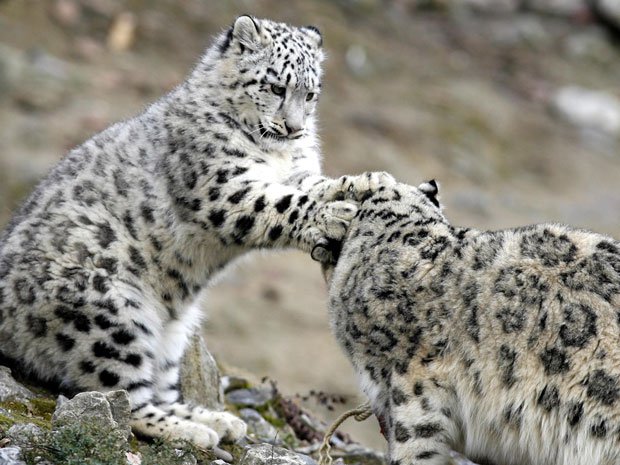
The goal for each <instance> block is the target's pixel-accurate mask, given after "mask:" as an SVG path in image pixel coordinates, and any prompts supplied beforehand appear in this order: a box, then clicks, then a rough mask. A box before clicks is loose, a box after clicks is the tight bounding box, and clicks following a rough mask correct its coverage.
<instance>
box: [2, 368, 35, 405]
mask: <svg viewBox="0 0 620 465" xmlns="http://www.w3.org/2000/svg"><path fill="white" fill-rule="evenodd" d="M33 397H35V395H34V394H33V393H32V392H31V391H30V390H28V389H26V388H25V387H24V386H22V385H21V384H19V383H18V382H17V381H15V379H14V378H13V376H12V375H11V370H10V369H8V368H7V367H3V366H0V402H5V401H7V400H21V401H24V400H28V399H32V398H33Z"/></svg>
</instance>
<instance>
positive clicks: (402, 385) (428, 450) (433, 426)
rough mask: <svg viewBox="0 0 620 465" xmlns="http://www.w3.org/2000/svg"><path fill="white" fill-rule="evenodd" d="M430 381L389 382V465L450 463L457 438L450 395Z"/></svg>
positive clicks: (395, 376)
mask: <svg viewBox="0 0 620 465" xmlns="http://www.w3.org/2000/svg"><path fill="white" fill-rule="evenodd" d="M422 370H423V369H421V371H422ZM422 373H423V372H422ZM416 375H418V372H416ZM431 378H432V377H431ZM431 378H422V377H418V376H417V377H416V378H415V379H414V380H413V381H412V380H411V379H410V378H408V377H401V376H398V375H394V376H393V378H392V386H391V396H390V409H389V436H388V440H389V448H390V463H391V464H392V465H396V464H398V465H447V464H449V463H451V457H450V452H451V450H452V449H453V448H454V445H455V441H456V439H457V438H458V428H457V423H456V418H455V415H456V411H455V410H456V409H454V408H452V406H453V405H455V403H454V401H453V394H452V392H451V391H450V390H449V388H447V387H446V386H444V385H442V384H441V383H439V382H437V381H436V380H435V379H433V380H431ZM412 384H413V389H411V386H412Z"/></svg>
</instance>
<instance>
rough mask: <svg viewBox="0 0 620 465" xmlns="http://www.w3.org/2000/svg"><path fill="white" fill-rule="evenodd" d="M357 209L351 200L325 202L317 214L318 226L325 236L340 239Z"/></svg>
mask: <svg viewBox="0 0 620 465" xmlns="http://www.w3.org/2000/svg"><path fill="white" fill-rule="evenodd" d="M357 210H358V208H357V206H356V205H354V204H352V203H351V202H345V201H337V202H329V203H326V204H325V205H323V207H322V208H321V209H320V211H319V213H318V214H317V223H318V227H319V228H320V229H321V230H322V232H323V235H324V236H325V237H326V238H329V239H333V240H337V241H340V240H342V239H343V238H344V235H345V234H346V232H347V229H348V227H349V223H351V220H352V219H353V218H355V215H357Z"/></svg>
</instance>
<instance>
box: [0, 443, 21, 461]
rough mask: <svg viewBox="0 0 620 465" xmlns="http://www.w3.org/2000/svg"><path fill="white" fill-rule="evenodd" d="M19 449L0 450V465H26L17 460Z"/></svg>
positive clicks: (4, 448) (5, 448) (12, 447)
mask: <svg viewBox="0 0 620 465" xmlns="http://www.w3.org/2000/svg"><path fill="white" fill-rule="evenodd" d="M19 453H20V450H19V447H14V446H11V447H3V448H2V449H0V464H2V465H26V462H22V461H21V460H19Z"/></svg>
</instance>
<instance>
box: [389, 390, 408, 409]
mask: <svg viewBox="0 0 620 465" xmlns="http://www.w3.org/2000/svg"><path fill="white" fill-rule="evenodd" d="M408 400H409V397H408V396H407V394H405V393H404V392H403V391H401V390H400V389H398V388H397V387H395V388H392V403H393V404H394V405H396V406H398V405H402V404H404V403H406V402H407V401H408Z"/></svg>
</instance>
